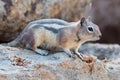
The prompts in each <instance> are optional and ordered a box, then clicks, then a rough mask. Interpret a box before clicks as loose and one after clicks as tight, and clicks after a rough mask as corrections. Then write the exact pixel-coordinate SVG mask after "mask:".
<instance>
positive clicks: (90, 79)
mask: <svg viewBox="0 0 120 80" xmlns="http://www.w3.org/2000/svg"><path fill="white" fill-rule="evenodd" d="M86 46H87V47H88V49H89V48H90V47H91V49H90V50H89V51H88V50H86V51H88V53H89V52H91V53H92V52H93V53H94V52H95V51H96V48H99V49H104V51H106V50H108V49H107V48H108V47H110V48H112V47H113V46H116V45H105V47H106V48H103V46H104V45H102V44H85V45H83V46H82V47H81V49H85V48H84V47H86ZM87 47H86V48H87ZM94 47H96V48H94ZM116 48H120V46H119V45H117V47H115V48H114V49H115V50H116ZM81 49H80V50H81ZM115 50H114V51H115ZM83 52H84V50H83ZM97 52H98V53H99V51H97ZM96 54H97V53H96ZM104 54H107V53H104ZM89 55H92V54H89ZM115 55H116V58H110V59H108V60H106V61H101V60H99V59H96V61H94V62H92V63H86V62H82V61H81V60H80V59H79V58H78V57H77V56H76V59H72V58H69V57H68V55H66V54H65V53H64V52H63V53H61V52H59V53H56V54H50V55H48V56H41V55H38V54H36V53H34V52H33V51H30V50H26V49H21V48H15V47H8V46H1V45H0V80H119V79H120V77H119V75H120V73H119V72H120V55H119V54H115ZM92 56H93V55H92ZM86 57H87V56H86Z"/></svg>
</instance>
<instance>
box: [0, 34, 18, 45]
mask: <svg viewBox="0 0 120 80" xmlns="http://www.w3.org/2000/svg"><path fill="white" fill-rule="evenodd" d="M18 44H19V36H18V37H17V38H16V39H15V40H13V41H11V42H9V43H2V44H1V45H3V46H11V47H15V46H18Z"/></svg>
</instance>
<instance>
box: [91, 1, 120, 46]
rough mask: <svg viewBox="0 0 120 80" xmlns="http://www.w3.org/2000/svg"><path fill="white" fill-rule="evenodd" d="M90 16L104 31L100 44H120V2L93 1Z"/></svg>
mask: <svg viewBox="0 0 120 80" xmlns="http://www.w3.org/2000/svg"><path fill="white" fill-rule="evenodd" d="M90 14H91V16H92V18H93V20H94V22H95V23H96V24H98V25H99V26H100V29H101V31H102V38H101V40H100V41H99V42H102V43H119V44H120V35H119V34H120V0H92V9H91V11H90V12H89V15H90Z"/></svg>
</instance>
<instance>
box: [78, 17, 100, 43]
mask: <svg viewBox="0 0 120 80" xmlns="http://www.w3.org/2000/svg"><path fill="white" fill-rule="evenodd" d="M101 35H102V34H101V32H100V29H99V27H98V26H97V25H96V24H94V23H93V22H92V21H91V18H90V17H88V18H87V19H86V18H84V17H83V18H81V20H80V38H81V39H85V40H87V41H96V40H99V39H100V37H101Z"/></svg>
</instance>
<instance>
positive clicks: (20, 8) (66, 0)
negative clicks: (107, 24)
mask: <svg viewBox="0 0 120 80" xmlns="http://www.w3.org/2000/svg"><path fill="white" fill-rule="evenodd" d="M89 2H90V0H84V1H83V0H74V1H73V0H52V1H50V0H1V1H0V42H8V41H11V40H13V39H15V38H16V37H17V36H18V35H19V34H20V32H21V31H22V30H23V28H24V27H25V26H26V24H27V23H28V22H30V21H33V20H36V19H43V18H60V19H64V20H69V21H75V20H78V19H79V18H80V17H81V16H83V14H84V12H85V11H84V10H85V7H86V5H87V4H88V3H89Z"/></svg>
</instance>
